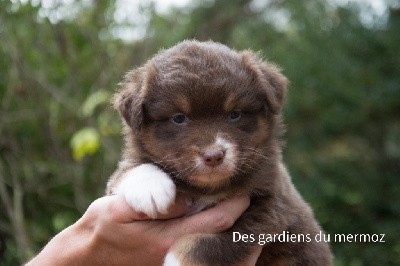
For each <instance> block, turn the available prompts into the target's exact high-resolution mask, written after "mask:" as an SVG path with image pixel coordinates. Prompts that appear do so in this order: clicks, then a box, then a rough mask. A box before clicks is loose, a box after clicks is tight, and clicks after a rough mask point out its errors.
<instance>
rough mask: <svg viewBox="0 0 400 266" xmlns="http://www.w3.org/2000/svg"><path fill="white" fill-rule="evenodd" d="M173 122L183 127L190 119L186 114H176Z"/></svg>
mask: <svg viewBox="0 0 400 266" xmlns="http://www.w3.org/2000/svg"><path fill="white" fill-rule="evenodd" d="M171 119H172V121H173V122H174V123H175V124H177V125H183V124H186V123H187V122H188V120H189V119H188V118H187V116H186V115H184V114H176V115H173V116H172V118H171Z"/></svg>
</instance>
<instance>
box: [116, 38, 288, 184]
mask: <svg viewBox="0 0 400 266" xmlns="http://www.w3.org/2000/svg"><path fill="white" fill-rule="evenodd" d="M286 84H287V81H286V78H285V77H284V76H283V75H282V74H281V73H280V71H279V69H278V68H277V67H275V66H274V65H272V64H270V63H267V62H264V61H262V60H261V59H260V58H259V56H258V55H257V54H255V53H253V52H251V51H243V52H240V53H239V52H236V51H234V50H232V49H230V48H228V47H226V46H224V45H221V44H217V43H213V42H197V41H185V42H182V43H179V44H178V45H176V46H174V47H172V48H170V49H168V50H164V51H161V52H160V53H158V54H157V55H156V56H154V57H153V58H152V59H150V60H149V61H148V62H147V63H146V64H145V65H144V66H142V67H140V68H138V69H135V70H133V71H131V72H130V73H128V74H127V76H126V79H125V81H124V82H123V84H122V88H121V90H120V91H119V92H118V93H117V94H116V97H115V101H114V104H115V107H116V108H117V110H118V111H119V112H120V114H121V116H122V117H123V118H124V120H125V125H126V129H127V130H126V134H127V141H128V142H132V143H134V145H133V144H132V143H131V145H128V147H134V149H136V150H135V153H134V154H135V155H134V156H137V157H138V158H135V159H136V160H139V161H141V162H152V163H155V164H157V165H159V166H161V167H162V168H164V169H165V170H166V171H167V172H169V173H170V174H171V176H172V177H173V178H175V179H176V180H179V181H181V182H184V183H187V184H188V185H191V186H195V187H198V188H211V189H217V188H220V187H224V186H226V185H229V184H230V183H231V182H235V180H236V181H237V180H238V179H240V178H241V177H244V176H249V174H251V173H252V172H254V171H257V169H259V165H260V164H261V162H263V161H272V160H275V159H276V157H277V153H279V151H277V149H279V148H278V146H279V145H278V144H277V143H278V140H277V138H278V127H279V121H280V119H279V117H280V110H281V107H282V103H283V100H284V96H285V92H286Z"/></svg>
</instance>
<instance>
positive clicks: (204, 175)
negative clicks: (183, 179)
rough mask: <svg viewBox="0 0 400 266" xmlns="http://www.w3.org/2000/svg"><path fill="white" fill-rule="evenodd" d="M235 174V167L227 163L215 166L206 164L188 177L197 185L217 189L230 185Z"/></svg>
mask: <svg viewBox="0 0 400 266" xmlns="http://www.w3.org/2000/svg"><path fill="white" fill-rule="evenodd" d="M234 174H235V171H234V168H231V167H229V166H226V165H220V166H217V167H213V168H211V167H206V166H204V167H200V169H198V171H196V172H195V173H194V174H192V175H191V176H189V177H187V178H188V179H189V182H190V183H191V184H193V185H195V186H198V187H203V188H210V189H215V188H220V187H222V186H224V185H228V184H229V182H230V180H231V177H232V176H233V175H234Z"/></svg>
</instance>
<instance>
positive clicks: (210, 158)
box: [203, 148, 225, 167]
mask: <svg viewBox="0 0 400 266" xmlns="http://www.w3.org/2000/svg"><path fill="white" fill-rule="evenodd" d="M224 157H225V152H224V151H223V150H222V149H220V148H214V149H207V150H205V151H204V152H203V161H204V164H205V165H207V166H210V167H215V166H218V165H220V164H221V163H222V162H223V161H224Z"/></svg>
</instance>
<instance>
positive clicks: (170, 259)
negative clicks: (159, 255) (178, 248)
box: [163, 252, 181, 266]
mask: <svg viewBox="0 0 400 266" xmlns="http://www.w3.org/2000/svg"><path fill="white" fill-rule="evenodd" d="M163 266H181V263H180V262H179V260H178V259H177V258H176V257H175V255H174V253H172V252H168V253H167V256H165V259H164V264H163Z"/></svg>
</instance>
